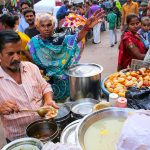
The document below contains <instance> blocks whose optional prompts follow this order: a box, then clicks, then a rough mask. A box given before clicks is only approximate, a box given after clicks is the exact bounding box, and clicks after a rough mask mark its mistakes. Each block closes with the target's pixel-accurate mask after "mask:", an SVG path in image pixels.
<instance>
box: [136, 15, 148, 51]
mask: <svg viewBox="0 0 150 150" xmlns="http://www.w3.org/2000/svg"><path fill="white" fill-rule="evenodd" d="M138 34H139V36H140V38H141V39H142V41H143V43H144V46H145V48H146V49H147V50H148V49H149V47H150V18H149V17H143V18H142V19H141V29H139V31H138Z"/></svg>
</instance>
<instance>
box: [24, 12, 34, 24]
mask: <svg viewBox="0 0 150 150" xmlns="http://www.w3.org/2000/svg"><path fill="white" fill-rule="evenodd" d="M24 17H25V19H26V22H27V23H28V24H29V25H34V20H35V16H34V14H33V12H28V13H26V14H25V16H24Z"/></svg>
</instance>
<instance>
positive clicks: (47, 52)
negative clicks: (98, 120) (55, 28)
mask: <svg viewBox="0 0 150 150" xmlns="http://www.w3.org/2000/svg"><path fill="white" fill-rule="evenodd" d="M28 49H29V50H30V54H31V55H32V59H33V60H34V62H35V64H36V65H37V66H39V68H40V69H42V70H44V72H45V73H46V75H47V76H49V77H52V83H51V85H52V88H53V91H54V100H65V99H66V98H67V97H68V96H69V81H68V77H67V76H66V75H65V70H67V69H68V67H69V66H70V65H73V64H76V63H78V61H79V59H80V48H79V46H78V44H77V34H75V35H63V36H56V37H54V36H53V37H50V38H48V39H47V40H43V39H41V36H40V35H37V36H35V37H33V38H32V39H31V41H30V42H29V43H28Z"/></svg>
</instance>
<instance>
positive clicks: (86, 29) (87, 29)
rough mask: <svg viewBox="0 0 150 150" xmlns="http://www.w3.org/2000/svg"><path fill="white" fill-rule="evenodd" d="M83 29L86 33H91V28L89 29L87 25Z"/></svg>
mask: <svg viewBox="0 0 150 150" xmlns="http://www.w3.org/2000/svg"><path fill="white" fill-rule="evenodd" d="M83 29H84V30H85V31H88V32H89V31H91V28H89V27H88V26H87V25H85V26H84V27H83Z"/></svg>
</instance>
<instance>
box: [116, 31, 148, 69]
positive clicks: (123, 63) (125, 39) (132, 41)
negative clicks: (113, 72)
mask: <svg viewBox="0 0 150 150" xmlns="http://www.w3.org/2000/svg"><path fill="white" fill-rule="evenodd" d="M130 45H134V46H136V47H137V48H138V49H139V51H140V53H142V54H145V53H146V50H145V47H144V44H143V42H142V41H141V39H140V37H139V35H138V34H133V33H132V32H130V31H126V32H125V33H124V34H123V36H122V38H121V43H120V45H119V56H118V68H121V69H126V68H127V67H128V66H130V64H131V61H132V59H137V58H135V57H134V56H133V55H132V54H131V53H130V52H129V47H130Z"/></svg>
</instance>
